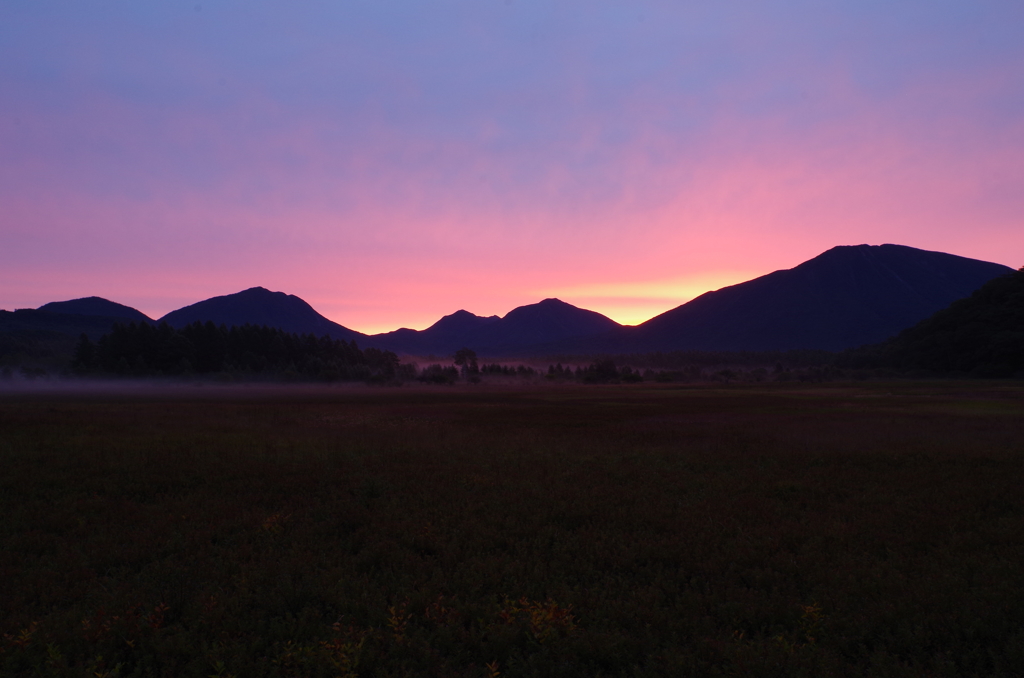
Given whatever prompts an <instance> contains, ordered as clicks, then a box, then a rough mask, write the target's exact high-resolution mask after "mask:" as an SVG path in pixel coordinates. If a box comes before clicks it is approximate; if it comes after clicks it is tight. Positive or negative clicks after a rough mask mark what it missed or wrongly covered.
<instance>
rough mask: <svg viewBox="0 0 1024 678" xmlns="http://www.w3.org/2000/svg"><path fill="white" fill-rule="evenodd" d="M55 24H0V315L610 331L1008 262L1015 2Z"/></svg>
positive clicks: (527, 7)
mask: <svg viewBox="0 0 1024 678" xmlns="http://www.w3.org/2000/svg"><path fill="white" fill-rule="evenodd" d="M59 7H60V9H54V7H53V6H50V7H49V8H48V9H40V8H37V7H34V6H25V7H19V8H17V9H14V8H11V7H3V8H0V63H4V64H9V65H5V66H4V67H3V68H0V92H3V93H4V95H3V96H4V99H5V101H4V105H3V106H2V107H0V208H2V209H0V308H7V309H12V308H24V307H36V306H39V305H41V304H43V303H46V302H49V301H55V300H63V299H69V298H74V297H80V296H91V295H97V296H102V297H105V298H108V299H111V300H114V301H118V302H120V303H124V304H128V305H130V306H134V307H136V308H138V309H139V310H141V311H143V312H145V313H147V314H148V315H150V316H151V317H159V316H161V315H163V314H165V313H167V312H169V311H171V310H174V309H176V308H179V307H181V306H183V305H186V304H190V303H194V302H196V301H199V300H201V299H205V298H208V297H210V296H216V295H221V294H229V293H232V292H237V291H239V290H242V289H245V288H248V287H252V286H256V285H261V286H264V287H267V288H269V289H273V290H280V291H285V292H288V293H291V294H296V295H298V296H300V297H302V298H303V299H305V300H306V301H308V302H309V303H311V304H312V305H313V306H314V307H315V308H316V309H317V310H319V311H320V312H321V313H323V314H324V315H326V316H327V317H329V318H331V319H332V320H335V321H337V322H339V323H341V324H343V325H345V326H347V327H350V328H353V329H356V330H360V331H363V332H368V333H373V332H379V331H387V330H391V329H395V328H397V327H399V326H406V327H414V328H423V327H426V326H428V325H429V324H431V323H432V322H434V321H436V320H437V319H438V318H439V317H440V316H442V315H445V314H448V313H451V312H453V311H455V310H457V309H459V308H465V309H467V310H469V311H472V312H474V313H477V314H480V315H491V314H499V315H503V314H505V313H507V312H508V311H509V310H511V309H512V308H514V307H515V306H519V305H522V304H527V303H533V302H536V301H539V300H540V299H543V298H545V297H551V296H557V297H559V298H561V299H563V300H565V301H568V302H570V303H573V304H576V305H578V306H582V307H585V308H590V309H593V310H596V311H600V312H602V313H605V314H606V315H609V316H610V317H612V318H614V319H616V320H618V321H620V322H624V323H630V324H632V323H636V322H641V321H643V320H645V319H647V318H649V317H651V316H653V315H656V314H657V313H660V312H662V311H665V310H668V309H669V308H673V307H675V306H677V305H679V304H680V303H683V302H685V301H687V300H688V299H690V298H692V297H694V296H696V295H697V294H700V293H702V292H704V291H707V290H708V289H715V288H717V287H721V286H723V285H727V284H732V283H736V282H741V281H743V280H747V279H749V278H752V277H755V276H758V275H763V274H765V273H768V272H771V271H773V270H777V269H780V268H790V267H792V266H795V265H797V264H799V263H800V262H802V261H805V260H806V259H809V258H811V257H813V256H816V255H817V254H819V253H821V252H822V251H824V250H826V249H828V248H830V247H832V246H835V245H849V244H860V243H869V244H882V243H887V242H888V243H898V244H903V245H910V246H913V247H920V248H923V249H931V250H941V251H946V252H950V253H953V254H959V255H963V256H969V257H974V258H979V259H985V260H988V261H996V262H999V263H1003V264H1007V265H1010V266H1014V267H1020V266H1021V265H1024V185H1022V182H1024V160H1022V158H1024V153H1022V150H1024V122H1022V121H1024V85H1022V81H1021V79H1020V77H1019V74H1020V73H1021V72H1024V47H1021V45H1024V39H1021V38H1024V29H1022V28H1021V26H1024V22H1022V21H1021V19H1024V12H1022V10H1020V9H1018V7H1019V5H1015V4H1011V3H987V4H986V5H985V7H983V8H975V9H971V8H964V7H960V6H958V5H954V4H952V3H948V4H942V3H939V4H934V3H916V4H915V3H908V4H907V5H906V6H905V7H902V8H901V10H900V11H895V10H890V9H886V8H878V9H872V8H870V7H868V8H865V7H864V6H863V3H852V2H851V3H848V4H844V3H839V4H837V5H836V7H833V8H830V9H828V10H825V9H820V8H815V7H814V6H808V7H802V8H797V9H793V5H792V3H781V2H780V3H756V4H754V3H751V4H749V5H745V4H744V3H733V4H731V5H730V4H729V3H723V4H722V5H721V7H718V8H716V9H704V10H700V11H698V10H693V9H680V8H678V7H676V6H675V5H674V4H669V3H640V4H638V5H629V6H628V7H627V6H626V5H619V4H616V3H611V2H608V3H596V4H583V3H578V4H572V3H569V4H565V5H559V6H558V7H557V8H552V7H551V6H549V5H546V4H543V3H530V2H523V1H521V0H516V2H514V3H512V4H503V3H497V2H496V3H490V4H486V3H485V4H484V5H479V4H477V5H473V4H471V3H460V2H451V3H441V4H440V5H438V8H439V9H437V11H436V12H433V13H427V14H425V13H424V12H425V11H426V10H424V9H423V8H419V9H418V10H416V11H413V10H409V9H408V7H404V6H403V5H401V4H400V3H392V4H389V3H381V4H376V5H371V4H365V5H352V6H347V5H346V6H345V9H340V8H339V7H340V6H337V5H333V4H327V3H325V4H317V3H312V4H310V5H309V6H308V7H305V8H304V9H303V10H301V11H291V10H288V11H285V10H284V9H282V8H283V7H284V6H283V5H282V6H281V7H280V8H279V7H277V6H275V5H274V4H272V3H266V4H259V5H256V7H258V9H256V10H253V11H245V10H244V9H243V7H242V5H241V4H236V3H230V2H225V3H218V4H217V5H215V6H214V5H211V6H209V7H207V6H203V8H202V9H201V10H200V11H195V9H194V8H192V7H191V6H190V7H189V8H187V9H188V11H186V10H185V9H182V8H176V9H168V8H163V9H153V8H151V7H150V8H141V9H140V8H138V7H128V6H124V7H121V8H120V9H117V10H113V9H110V8H109V7H107V6H106V5H102V6H101V5H99V4H91V3H81V4H67V5H60V6H59ZM101 7H107V9H104V10H102V11H101V9H100V8H101ZM915 9H916V10H919V11H915ZM741 10H742V11H741ZM921 12H924V14H921ZM58 19H59V20H58Z"/></svg>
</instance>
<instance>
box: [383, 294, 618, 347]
mask: <svg viewBox="0 0 1024 678" xmlns="http://www.w3.org/2000/svg"><path fill="white" fill-rule="evenodd" d="M620 327H621V325H619V324H618V323H617V322H615V321H614V320H612V319H611V318H608V317H606V316H603V315H601V314H600V313H597V312H595V311H588V310H586V309H582V308H577V307H576V306H573V305H572V304H567V303H565V302H564V301H560V300H559V299H545V300H543V301H540V302H538V303H536V304H529V305H526V306H519V307H518V308H515V309H513V310H511V311H509V312H508V313H507V314H506V315H505V316H504V317H502V318H499V317H497V316H490V317H482V316H478V315H474V314H472V313H470V312H468V311H457V312H455V313H453V314H451V315H446V316H444V317H443V318H441V319H440V320H438V321H437V322H436V323H434V324H433V325H431V326H430V327H428V328H427V329H425V330H422V331H419V332H417V331H416V330H408V329H402V330H396V331H395V332H387V333H385V334H376V335H373V336H372V337H369V338H368V339H367V345H369V346H377V347H379V348H386V349H389V350H392V351H395V352H400V353H409V354H413V355H427V354H437V355H448V354H451V353H454V352H455V351H457V350H458V349H460V348H462V347H464V346H465V347H469V348H472V349H473V350H475V351H476V352H477V353H479V354H480V355H482V356H492V357H494V356H501V355H509V354H517V353H520V352H521V351H522V350H523V349H524V348H525V347H529V346H533V345H536V344H547V343H551V342H558V341H571V340H573V339H576V338H581V337H590V336H594V335H599V334H604V333H606V332H609V331H611V330H613V329H617V328H620Z"/></svg>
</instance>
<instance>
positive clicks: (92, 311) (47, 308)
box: [37, 297, 153, 323]
mask: <svg viewBox="0 0 1024 678" xmlns="http://www.w3.org/2000/svg"><path fill="white" fill-rule="evenodd" d="M37 310H39V311H43V312H45V313H67V314H70V315H87V316H101V317H104V318H119V319H124V320H129V321H132V322H144V323H152V322H153V320H152V318H150V317H149V316H147V315H146V314H145V313H143V312H142V311H139V310H137V309H134V308H132V307H131V306H125V305H124V304H119V303H117V302H115V301H110V300H108V299H104V298H103V297H82V298H80V299H70V300H68V301H51V302H50V303H48V304H43V305H42V306H40V307H39V308H38V309H37Z"/></svg>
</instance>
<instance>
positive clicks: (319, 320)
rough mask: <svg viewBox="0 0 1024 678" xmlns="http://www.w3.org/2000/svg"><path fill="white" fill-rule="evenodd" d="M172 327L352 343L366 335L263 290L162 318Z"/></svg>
mask: <svg viewBox="0 0 1024 678" xmlns="http://www.w3.org/2000/svg"><path fill="white" fill-rule="evenodd" d="M160 321H161V322H166V323H168V324H169V325H171V326H172V327H184V326H185V325H190V324H192V323H194V322H207V321H210V322H213V323H214V324H216V325H227V326H228V327H230V326H232V325H238V326H241V325H245V324H249V325H266V326H268V327H276V328H278V329H281V330H284V331H286V332H293V333H296V334H315V335H317V336H322V335H324V334H326V335H328V336H330V337H332V338H334V339H344V340H346V341H351V340H353V339H355V338H357V337H358V338H360V339H362V338H363V337H365V335H363V334H361V333H359V332H356V331H354V330H350V329H348V328H347V327H343V326H341V325H339V324H338V323H336V322H332V321H330V320H328V319H327V318H325V317H323V316H322V315H320V314H319V313H317V312H316V311H315V310H314V309H313V307H312V306H310V305H309V304H308V303H306V302H305V301H303V300H302V299H300V298H299V297H297V296H295V295H294V294H285V293H284V292H271V291H270V290H268V289H266V288H264V287H250V288H249V289H247V290H242V291H241V292H236V293H234V294H227V295H224V296H220V297H213V298H211V299H207V300H205V301H200V302H198V303H195V304H192V305H190V306H185V307H184V308H179V309H178V310H177V311H172V312H170V313H168V314H167V315H165V316H164V317H163V318H161V319H160Z"/></svg>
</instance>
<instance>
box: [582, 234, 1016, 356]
mask: <svg viewBox="0 0 1024 678" xmlns="http://www.w3.org/2000/svg"><path fill="white" fill-rule="evenodd" d="M1012 270H1013V269H1011V268H1009V267H1007V266H1003V265H1001V264H993V263H990V262H986V261H979V260H977V259H968V258H965V257H958V256H954V255H952V254H945V253H943V252H930V251H927V250H920V249H915V248H913V247H905V246H902V245H876V246H872V245H855V246H840V247H833V248H832V249H830V250H828V251H827V252H825V253H823V254H821V255H819V256H817V257H815V258H813V259H810V260H809V261H806V262H804V263H802V264H800V265H799V266H796V267H795V268H792V269H788V270H783V271H775V272H774V273H769V274H768V275H765V276H762V277H760V278H755V279H754V280H750V281H748V282H745V283H740V284H738V285H732V286H730V287H724V288H722V289H720V290H716V291H714V292H708V293H706V294H703V295H701V296H699V297H697V298H696V299H694V300H693V301H690V302H688V303H686V304H683V305H682V306H679V307H677V308H674V309H672V310H670V311H667V312H665V313H662V314H661V315H659V316H656V317H654V318H651V319H650V320H648V321H647V322H645V323H642V324H641V325H638V326H636V327H634V328H624V331H620V332H617V333H614V334H612V335H608V336H605V337H601V338H597V339H595V340H593V341H589V342H583V343H581V344H580V345H579V346H578V347H577V348H578V349H582V350H590V351H594V350H603V351H615V352H633V351H670V350H716V351H734V350H786V349H825V350H841V349H845V348H850V347H855V346H860V345H862V344H868V343H874V342H879V341H882V340H884V339H886V338H888V337H891V336H893V335H895V334H897V333H898V332H900V331H901V330H904V329H906V328H908V327H910V326H912V325H914V324H915V323H917V322H919V321H921V320H923V319H924V318H927V317H928V316H930V315H932V314H933V313H935V312H936V311H939V310H941V309H943V308H945V307H947V306H949V305H950V304H951V303H953V302H954V301H956V300H957V299H961V298H963V297H966V296H968V295H970V294H971V293H972V292H974V290H976V289H978V288H979V287H981V286H982V285H983V284H985V283H986V282H988V281H989V280H991V279H992V278H995V277H997V276H1000V275H1004V274H1006V273H1009V272H1011V271H1012Z"/></svg>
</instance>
